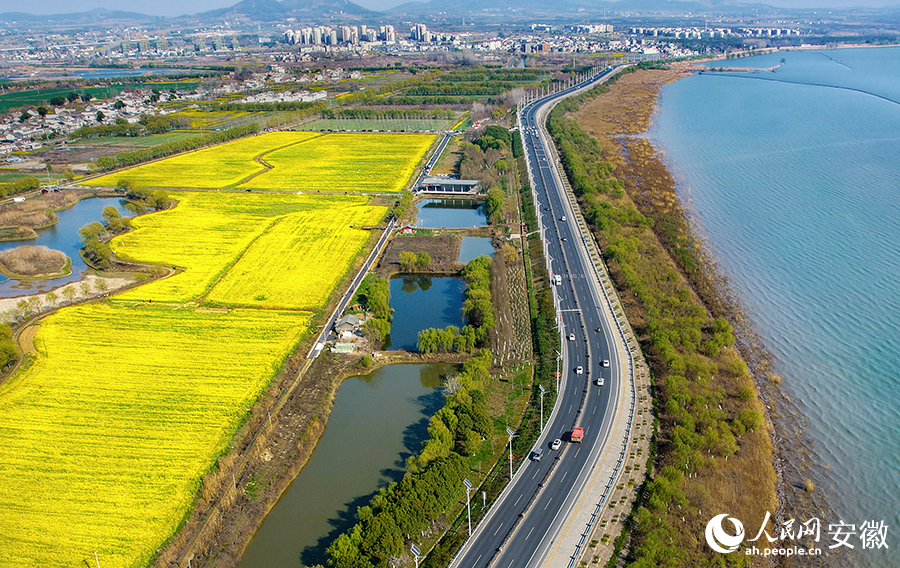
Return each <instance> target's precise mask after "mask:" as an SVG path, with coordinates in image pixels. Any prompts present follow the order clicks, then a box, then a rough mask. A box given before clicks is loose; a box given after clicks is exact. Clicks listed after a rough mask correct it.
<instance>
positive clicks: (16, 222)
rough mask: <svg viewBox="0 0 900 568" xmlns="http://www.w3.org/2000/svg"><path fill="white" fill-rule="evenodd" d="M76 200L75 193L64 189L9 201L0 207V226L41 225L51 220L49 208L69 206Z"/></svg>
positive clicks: (76, 195)
mask: <svg viewBox="0 0 900 568" xmlns="http://www.w3.org/2000/svg"><path fill="white" fill-rule="evenodd" d="M76 201H78V194H77V193H75V192H65V191H64V192H60V193H48V194H46V195H41V196H39V197H35V198H34V199H26V200H25V201H23V202H22V203H9V204H7V205H4V206H3V207H2V208H0V227H21V226H25V227H42V226H44V225H47V224H49V223H51V222H52V221H53V214H52V213H50V210H55V209H65V208H66V207H71V206H72V205H74V204H75V202H76Z"/></svg>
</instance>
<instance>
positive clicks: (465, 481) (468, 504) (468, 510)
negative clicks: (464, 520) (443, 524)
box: [463, 479, 472, 536]
mask: <svg viewBox="0 0 900 568" xmlns="http://www.w3.org/2000/svg"><path fill="white" fill-rule="evenodd" d="M463 485H465V486H466V514H467V516H468V517H469V536H472V503H471V501H469V491H471V490H472V482H471V481H469V480H468V479H463Z"/></svg>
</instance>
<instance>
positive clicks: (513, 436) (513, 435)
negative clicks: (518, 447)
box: [506, 426, 516, 483]
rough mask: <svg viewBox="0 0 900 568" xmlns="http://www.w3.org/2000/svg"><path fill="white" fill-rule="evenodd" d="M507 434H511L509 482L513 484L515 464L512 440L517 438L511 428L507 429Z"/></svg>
mask: <svg viewBox="0 0 900 568" xmlns="http://www.w3.org/2000/svg"><path fill="white" fill-rule="evenodd" d="M506 433H507V434H509V482H510V483H512V476H513V471H512V462H513V455H512V439H513V438H515V437H516V433H515V430H513V429H512V428H510V427H509V426H507V427H506Z"/></svg>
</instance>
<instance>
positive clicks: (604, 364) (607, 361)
mask: <svg viewBox="0 0 900 568" xmlns="http://www.w3.org/2000/svg"><path fill="white" fill-rule="evenodd" d="M601 365H603V366H604V367H609V359H604V360H603V362H602V363H601Z"/></svg>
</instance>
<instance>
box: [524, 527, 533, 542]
mask: <svg viewBox="0 0 900 568" xmlns="http://www.w3.org/2000/svg"><path fill="white" fill-rule="evenodd" d="M533 532H534V527H531V530H530V531H528V536H526V537H525V540H528V537H529V536H531V533H533Z"/></svg>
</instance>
